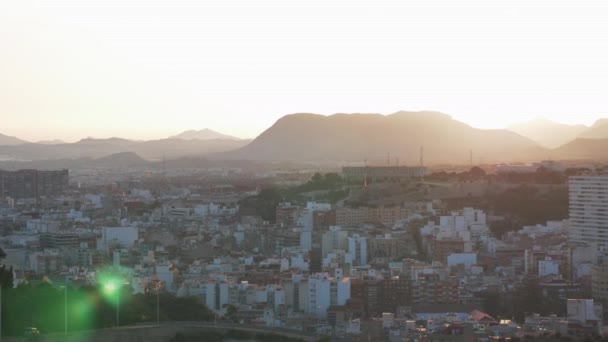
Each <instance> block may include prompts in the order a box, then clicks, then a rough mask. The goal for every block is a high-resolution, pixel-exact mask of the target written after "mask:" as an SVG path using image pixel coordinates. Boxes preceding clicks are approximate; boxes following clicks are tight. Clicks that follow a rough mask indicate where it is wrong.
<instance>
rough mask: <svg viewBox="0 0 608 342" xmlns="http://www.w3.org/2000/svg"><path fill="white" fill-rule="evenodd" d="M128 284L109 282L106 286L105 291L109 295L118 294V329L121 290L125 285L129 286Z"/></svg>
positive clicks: (118, 324)
mask: <svg viewBox="0 0 608 342" xmlns="http://www.w3.org/2000/svg"><path fill="white" fill-rule="evenodd" d="M128 284H129V283H128V282H114V281H111V282H108V283H106V284H105V285H104V290H105V291H106V293H107V294H109V295H111V294H112V293H114V292H116V327H117V328H118V327H119V326H120V288H121V287H122V286H124V285H128Z"/></svg>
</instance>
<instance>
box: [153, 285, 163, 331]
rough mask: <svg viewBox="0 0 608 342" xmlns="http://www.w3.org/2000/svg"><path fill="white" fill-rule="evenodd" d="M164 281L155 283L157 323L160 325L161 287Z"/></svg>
mask: <svg viewBox="0 0 608 342" xmlns="http://www.w3.org/2000/svg"><path fill="white" fill-rule="evenodd" d="M161 287H162V283H161V282H158V283H156V285H155V288H156V325H160V288H161Z"/></svg>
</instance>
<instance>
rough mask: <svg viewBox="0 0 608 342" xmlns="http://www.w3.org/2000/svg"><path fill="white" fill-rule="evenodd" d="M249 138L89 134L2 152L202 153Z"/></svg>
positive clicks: (67, 155) (38, 155)
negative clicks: (137, 138) (96, 136)
mask: <svg viewBox="0 0 608 342" xmlns="http://www.w3.org/2000/svg"><path fill="white" fill-rule="evenodd" d="M248 142H249V140H219V139H214V140H182V139H162V140H150V141H133V140H127V139H121V138H110V139H93V138H87V139H82V140H80V141H77V142H75V143H67V144H66V143H64V144H55V145H43V144H33V143H28V144H22V145H14V146H0V155H2V156H7V157H9V158H11V157H12V158H15V159H27V160H49V159H74V158H100V157H104V156H108V155H112V154H116V153H120V152H133V153H136V154H137V155H139V156H141V157H143V158H145V159H162V158H178V157H183V156H202V155H206V154H209V153H217V152H224V151H230V150H234V149H237V148H240V147H242V146H244V145H246V144H247V143H248Z"/></svg>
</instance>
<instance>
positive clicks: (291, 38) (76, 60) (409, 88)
mask: <svg viewBox="0 0 608 342" xmlns="http://www.w3.org/2000/svg"><path fill="white" fill-rule="evenodd" d="M607 17H608V4H606V2H604V1H589V0H582V1H581V0H576V1H574V0H572V1H566V0H563V1H541V0H529V1H512V0H511V1H487V0H486V1H459V2H454V1H432V0H431V1H429V0H424V1H388V0H383V1H379V0H376V1H339V0H326V1H311V0H307V1H286V0H281V1H252V0H248V1H237V0H217V1H176V0H171V1H169V0H155V1H150V0H148V1H143V0H121V1H84V0H78V1H59V0H39V1H32V0H8V1H2V2H1V3H0V43H1V49H2V53H0V118H1V120H0V121H1V127H0V128H1V129H0V132H1V133H4V134H8V135H15V136H18V137H20V138H23V139H26V140H30V141H36V140H42V139H55V138H57V139H63V140H66V141H75V140H78V139H81V138H84V137H87V136H94V137H111V136H118V137H125V138H132V139H158V138H165V137H167V136H170V135H175V134H178V133H179V132H181V131H184V130H188V129H201V128H205V127H208V128H211V129H214V130H217V131H219V132H222V133H225V134H229V135H235V136H239V137H243V138H253V137H255V136H256V135H258V134H259V133H261V132H262V131H263V130H264V129H266V128H268V127H269V126H271V125H272V124H273V123H274V122H275V121H276V120H277V119H279V118H280V117H281V116H283V115H285V114H289V113H296V112H309V113H319V114H326V115H328V114H333V113H356V112H359V113H383V114H389V113H392V112H396V111H398V110H409V111H413V110H424V109H427V110H435V111H441V112H444V113H446V114H449V115H451V116H452V117H453V118H455V119H458V120H462V121H464V122H466V123H468V124H470V125H473V126H475V127H480V128H504V127H507V126H508V125H510V124H513V123H517V122H521V121H527V120H530V119H534V118H537V117H545V118H548V119H551V120H554V121H558V122H563V123H572V124H573V123H582V124H586V125H591V124H593V122H594V121H595V120H597V119H598V118H600V117H608V110H607V109H606V99H607V98H608V87H606V80H607V79H608V64H607V63H608V62H606V61H608V49H606V41H607V39H608V21H607V20H606V18H607Z"/></svg>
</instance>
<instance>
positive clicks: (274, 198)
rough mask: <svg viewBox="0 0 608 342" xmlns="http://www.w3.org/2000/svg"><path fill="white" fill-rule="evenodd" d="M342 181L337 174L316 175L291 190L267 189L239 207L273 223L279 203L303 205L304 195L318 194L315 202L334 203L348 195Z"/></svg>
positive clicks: (245, 200) (244, 201)
mask: <svg viewBox="0 0 608 342" xmlns="http://www.w3.org/2000/svg"><path fill="white" fill-rule="evenodd" d="M344 185H345V183H344V179H342V177H341V176H340V175H339V174H337V173H327V174H324V175H321V174H320V173H316V174H315V175H314V176H312V178H311V179H310V180H309V181H308V182H306V183H305V184H302V185H299V186H296V187H291V188H277V187H273V188H268V189H264V190H262V191H260V193H259V194H258V195H257V196H250V197H247V198H245V199H243V200H242V201H241V202H240V203H239V206H240V208H241V211H242V212H244V213H251V214H254V215H260V216H261V217H262V219H263V220H266V221H269V222H272V223H274V222H275V221H276V208H277V206H278V205H279V203H281V202H291V203H294V204H304V203H305V202H306V200H308V199H310V198H308V197H306V194H308V193H311V192H320V193H319V194H316V195H315V196H314V198H315V199H316V200H322V201H327V202H330V203H336V202H337V201H339V200H341V199H344V198H346V197H347V196H348V194H349V189H348V188H346V189H344Z"/></svg>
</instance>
